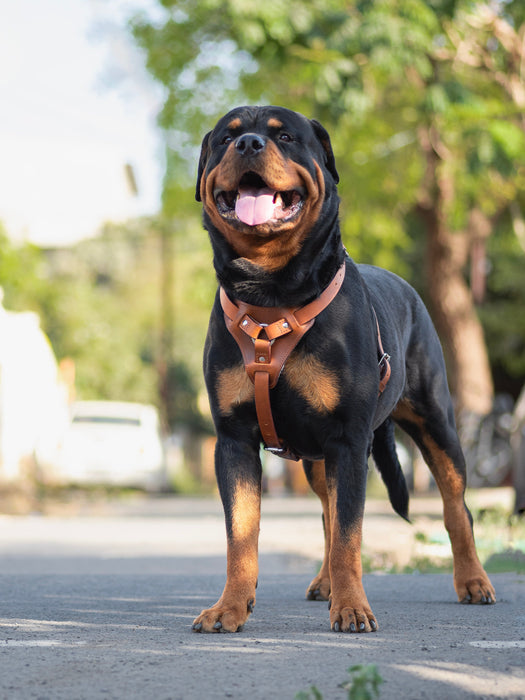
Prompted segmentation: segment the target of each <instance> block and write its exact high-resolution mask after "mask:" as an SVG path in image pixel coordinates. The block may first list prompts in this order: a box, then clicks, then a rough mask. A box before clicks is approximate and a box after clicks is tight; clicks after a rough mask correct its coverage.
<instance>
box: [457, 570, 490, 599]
mask: <svg viewBox="0 0 525 700" xmlns="http://www.w3.org/2000/svg"><path fill="white" fill-rule="evenodd" d="M456 591H457V594H458V600H459V602H460V603H463V604H464V605H493V604H494V603H495V602H496V591H495V590H494V587H493V585H492V584H491V582H490V580H489V578H488V576H487V575H486V574H485V573H483V574H482V575H479V576H474V577H472V578H470V579H467V580H466V581H463V582H456Z"/></svg>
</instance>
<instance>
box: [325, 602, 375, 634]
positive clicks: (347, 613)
mask: <svg viewBox="0 0 525 700" xmlns="http://www.w3.org/2000/svg"><path fill="white" fill-rule="evenodd" d="M329 607H330V626H331V628H332V631H333V632H352V633H353V632H376V631H377V630H378V629H379V625H378V624H377V620H376V618H375V616H374V613H373V612H372V610H371V609H370V607H369V606H368V604H360V603H354V604H341V605H338V604H336V603H335V602H333V601H330V603H329Z"/></svg>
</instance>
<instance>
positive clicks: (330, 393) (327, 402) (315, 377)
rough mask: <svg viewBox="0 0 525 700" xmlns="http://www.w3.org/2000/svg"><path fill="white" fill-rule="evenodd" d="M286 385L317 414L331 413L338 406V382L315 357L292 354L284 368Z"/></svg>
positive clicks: (304, 354)
mask: <svg viewBox="0 0 525 700" xmlns="http://www.w3.org/2000/svg"><path fill="white" fill-rule="evenodd" d="M284 376H285V378H286V381H287V382H288V384H289V385H290V386H291V387H292V389H294V390H295V391H297V392H298V393H299V394H300V395H301V396H302V397H303V399H304V400H305V401H307V403H308V404H309V405H310V406H311V407H312V408H313V409H314V410H316V411H318V412H319V413H331V412H332V411H333V410H334V409H335V408H336V407H337V405H338V404H339V399H340V392H339V382H338V378H337V375H336V374H335V372H332V371H331V370H329V369H328V368H327V367H326V366H325V365H323V363H322V362H321V361H320V360H318V359H317V357H315V355H307V354H306V353H303V352H297V351H296V352H294V353H292V354H291V355H290V357H289V358H288V360H287V362H286V364H285V366H284Z"/></svg>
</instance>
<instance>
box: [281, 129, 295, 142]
mask: <svg viewBox="0 0 525 700" xmlns="http://www.w3.org/2000/svg"><path fill="white" fill-rule="evenodd" d="M279 141H285V142H286V143H290V141H293V138H292V137H291V136H290V134H287V133H286V132H283V133H282V134H279Z"/></svg>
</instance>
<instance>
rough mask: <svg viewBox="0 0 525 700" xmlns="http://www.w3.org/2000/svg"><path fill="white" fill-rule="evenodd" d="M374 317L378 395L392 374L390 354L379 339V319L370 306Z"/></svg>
mask: <svg viewBox="0 0 525 700" xmlns="http://www.w3.org/2000/svg"><path fill="white" fill-rule="evenodd" d="M372 311H373V312H374V318H375V320H376V326H377V346H378V348H379V396H381V394H382V393H383V391H384V390H385V388H386V385H387V384H388V380H389V379H390V375H391V374H392V368H391V367H390V355H389V354H388V353H387V352H385V351H384V350H383V341H382V340H381V332H380V330H379V321H378V320H377V314H376V310H375V309H374V307H373V306H372Z"/></svg>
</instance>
